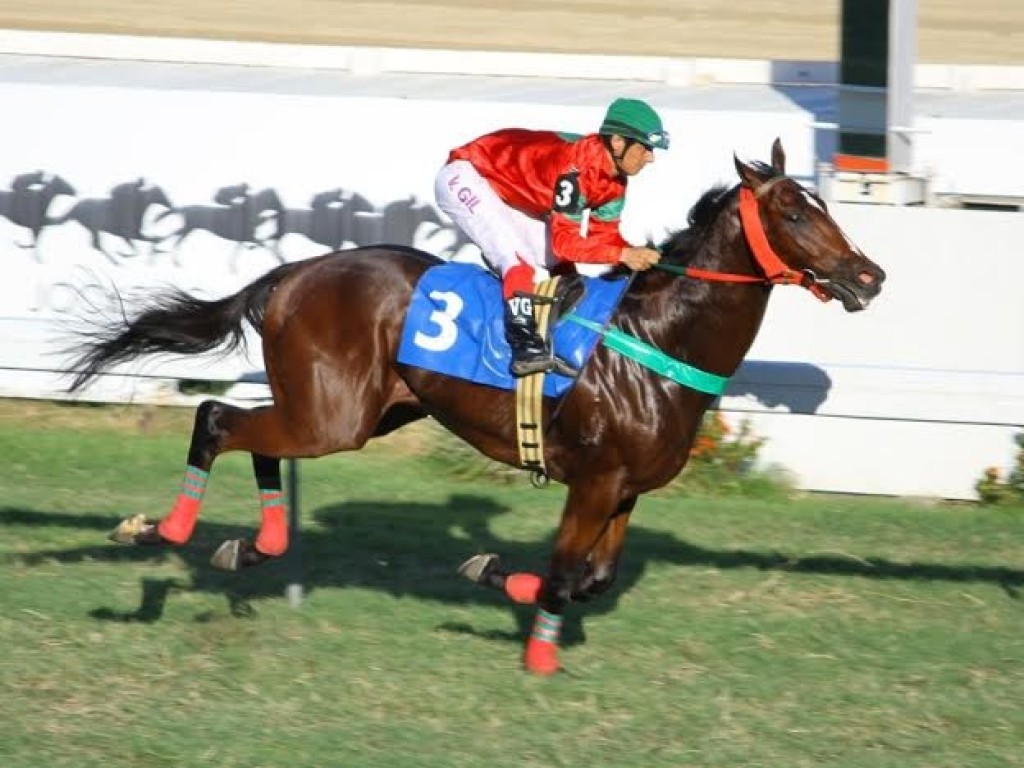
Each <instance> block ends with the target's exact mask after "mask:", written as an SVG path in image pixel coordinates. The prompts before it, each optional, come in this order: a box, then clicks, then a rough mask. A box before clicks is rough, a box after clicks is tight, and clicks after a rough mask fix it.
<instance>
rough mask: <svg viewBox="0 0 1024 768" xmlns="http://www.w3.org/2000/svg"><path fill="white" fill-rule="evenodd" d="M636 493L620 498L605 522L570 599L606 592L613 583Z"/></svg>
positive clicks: (585, 599)
mask: <svg viewBox="0 0 1024 768" xmlns="http://www.w3.org/2000/svg"><path fill="white" fill-rule="evenodd" d="M636 498H637V497H636V496H631V497H630V498H628V499H625V500H623V501H622V502H621V503H620V504H619V507H618V509H616V510H615V515H614V516H613V517H612V519H611V520H609V521H608V524H607V525H606V526H605V530H604V533H603V534H601V538H600V539H598V542H597V544H595V545H594V548H593V550H591V552H590V556H589V557H588V558H587V564H586V566H585V568H584V571H583V577H582V578H581V579H580V581H579V583H578V584H577V585H576V588H575V589H574V590H573V593H572V599H573V601H574V602H576V601H578V602H586V601H588V600H592V599H593V598H595V597H598V596H600V595H603V594H604V593H605V592H607V591H608V590H609V589H610V588H611V586H612V584H614V583H615V576H616V574H617V573H618V567H619V557H620V556H621V555H622V547H623V545H624V544H625V543H626V527H627V526H628V525H629V517H630V514H631V513H632V512H633V507H635V506H636Z"/></svg>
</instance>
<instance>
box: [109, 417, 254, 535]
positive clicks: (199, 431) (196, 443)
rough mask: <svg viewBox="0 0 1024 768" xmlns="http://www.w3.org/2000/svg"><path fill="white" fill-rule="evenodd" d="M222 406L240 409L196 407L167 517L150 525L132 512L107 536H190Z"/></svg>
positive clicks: (213, 455)
mask: <svg viewBox="0 0 1024 768" xmlns="http://www.w3.org/2000/svg"><path fill="white" fill-rule="evenodd" d="M225 409H232V410H237V411H240V410H241V409H240V408H234V407H233V406H229V405H225V404H223V403H218V402H216V401H214V400H207V401H205V402H203V403H201V404H200V405H199V407H198V408H197V409H196V414H195V419H194V421H193V425H192V441H191V442H190V443H189V448H188V459H187V465H186V467H185V477H184V479H183V480H182V484H181V490H180V491H179V492H178V496H177V498H176V499H175V501H174V506H173V507H171V511H170V512H169V513H168V514H167V516H166V517H164V518H163V519H162V520H160V522H159V523H156V524H153V523H150V522H148V521H147V520H146V518H145V516H144V515H135V516H133V517H130V518H128V519H127V520H125V521H123V522H122V523H121V524H120V525H119V526H118V527H117V528H116V529H114V532H113V533H112V534H111V535H110V538H112V539H113V540H114V541H117V542H120V543H122V544H184V543H185V542H186V541H188V540H189V538H191V536H192V530H193V529H194V528H195V524H196V520H197V519H198V517H199V508H200V507H201V506H202V502H203V495H204V494H205V493H206V484H207V481H208V480H209V478H210V469H211V468H212V467H213V460H214V458H216V456H217V453H218V445H217V443H218V434H219V432H220V429H219V427H218V422H219V419H220V416H221V415H222V414H223V412H224V410H225Z"/></svg>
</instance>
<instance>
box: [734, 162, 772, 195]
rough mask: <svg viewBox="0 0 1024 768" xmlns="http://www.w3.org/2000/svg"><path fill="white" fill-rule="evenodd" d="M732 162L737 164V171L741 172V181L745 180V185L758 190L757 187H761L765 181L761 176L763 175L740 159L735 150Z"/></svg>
mask: <svg viewBox="0 0 1024 768" xmlns="http://www.w3.org/2000/svg"><path fill="white" fill-rule="evenodd" d="M732 162H733V164H734V165H735V166H736V173H738V174H739V177H740V181H742V182H743V185H744V186H746V187H750V189H751V190H753V191H755V192H756V191H757V188H758V187H760V186H761V184H762V183H763V182H764V179H762V178H761V175H760V174H759V173H758V172H757V171H756V170H754V168H752V167H751V166H749V165H747V164H746V163H744V162H743V161H742V160H740V159H739V158H738V157H737V156H736V153H735V152H733V155H732Z"/></svg>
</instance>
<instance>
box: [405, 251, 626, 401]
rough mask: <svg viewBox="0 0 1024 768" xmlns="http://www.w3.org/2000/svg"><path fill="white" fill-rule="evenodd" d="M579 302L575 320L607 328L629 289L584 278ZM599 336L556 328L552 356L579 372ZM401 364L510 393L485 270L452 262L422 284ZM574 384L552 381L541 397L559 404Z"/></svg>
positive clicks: (622, 281) (617, 281) (493, 284)
mask: <svg viewBox="0 0 1024 768" xmlns="http://www.w3.org/2000/svg"><path fill="white" fill-rule="evenodd" d="M581 279H582V280H583V286H584V287H583V297H582V298H581V299H580V301H579V303H578V304H577V305H576V307H575V308H574V309H573V314H576V315H579V316H581V317H584V318H586V319H588V320H591V321H593V322H594V323H597V324H599V325H600V326H602V327H603V326H604V325H605V323H607V322H608V319H609V318H610V317H611V315H612V312H613V311H615V307H616V306H618V304H619V301H620V300H621V299H622V295H623V293H624V292H625V290H626V285H627V283H628V282H629V281H628V280H627V279H626V278H624V277H622V278H614V279H605V278H589V277H585V278H581ZM599 338H600V335H599V334H598V333H597V332H596V331H593V330H590V329H589V328H584V327H583V326H581V325H577V324H576V323H572V322H565V321H561V322H559V323H558V325H557V326H556V327H555V330H554V332H553V333H552V342H553V344H554V348H555V353H556V354H557V355H558V356H559V357H561V358H562V359H563V360H565V361H566V362H568V363H569V364H570V365H572V366H573V367H575V368H576V369H580V368H582V367H583V364H584V363H585V362H586V361H587V358H588V357H590V354H591V353H592V352H593V351H594V347H595V346H596V344H597V342H598V340H599ZM398 362H400V363H405V364H407V365H414V366H416V367H417V368H424V369H426V370H428V371H436V372H437V373H443V374H445V375H446V376H455V377H457V378H460V379H467V380H469V381H473V382H476V383H477V384H486V385H487V386H491V387H497V388H499V389H515V378H514V377H513V376H512V375H511V374H510V373H509V362H510V353H509V347H508V342H507V341H505V324H504V317H503V304H502V301H501V283H500V282H499V281H498V280H497V279H496V278H495V277H494V275H493V274H491V273H490V272H488V271H487V270H485V269H484V268H482V267H479V266H477V265H475V264H461V263H457V262H453V263H450V264H442V265H439V266H436V267H431V268H430V269H428V270H427V271H426V272H425V273H424V274H423V277H422V278H420V282H419V283H418V284H417V286H416V289H415V291H414V292H413V297H412V301H411V302H410V304H409V311H408V313H407V314H406V317H405V327H404V329H403V331H402V342H401V344H400V345H399V348H398ZM572 384H573V379H571V378H568V377H566V376H561V375H559V374H556V373H549V374H548V375H547V376H546V377H545V379H544V394H545V395H546V396H548V397H557V396H558V395H561V394H562V393H563V392H565V391H566V390H567V389H569V387H571V386H572Z"/></svg>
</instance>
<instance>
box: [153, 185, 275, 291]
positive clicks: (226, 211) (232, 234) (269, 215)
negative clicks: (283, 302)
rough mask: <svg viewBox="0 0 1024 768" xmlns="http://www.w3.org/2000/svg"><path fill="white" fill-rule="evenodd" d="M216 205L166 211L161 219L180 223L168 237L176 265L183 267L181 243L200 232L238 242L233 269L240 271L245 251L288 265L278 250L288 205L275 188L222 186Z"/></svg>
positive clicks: (168, 247)
mask: <svg viewBox="0 0 1024 768" xmlns="http://www.w3.org/2000/svg"><path fill="white" fill-rule="evenodd" d="M213 201H214V203H216V205H213V206H210V205H185V206H181V207H180V208H174V209H172V210H168V211H166V212H164V213H163V214H162V215H161V216H160V217H159V219H158V220H162V219H166V218H168V217H172V218H174V219H176V220H178V221H179V222H180V223H179V224H178V228H177V230H176V231H174V232H173V233H171V234H169V235H167V237H166V240H167V241H168V245H167V246H166V247H165V250H167V251H171V252H173V253H174V264H175V266H178V267H180V266H181V254H180V249H181V244H182V242H184V240H185V238H186V237H188V236H189V235H190V234H192V233H193V232H195V231H196V230H203V231H206V232H209V233H210V234H213V235H216V236H217V237H222V238H224V239H225V240H232V241H234V242H235V248H234V250H233V251H232V256H231V270H232V271H233V272H237V271H238V256H239V252H240V251H241V250H242V249H243V248H244V249H246V250H253V249H255V248H262V249H264V250H266V251H267V252H268V253H270V254H271V255H272V256H273V257H274V259H276V260H277V261H278V263H282V264H283V263H284V261H285V259H284V256H282V255H281V254H280V252H279V251H278V248H277V241H278V240H279V239H280V238H281V234H282V233H281V230H280V226H281V225H280V218H281V212H282V211H283V210H284V205H283V204H282V202H281V198H280V197H279V196H278V194H277V192H276V191H275V190H273V189H261V190H259V191H253V189H252V188H251V187H250V186H249V185H248V183H246V182H242V183H241V184H234V185H231V186H228V187H222V188H221V189H218V190H217V192H216V193H214V196H213Z"/></svg>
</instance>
